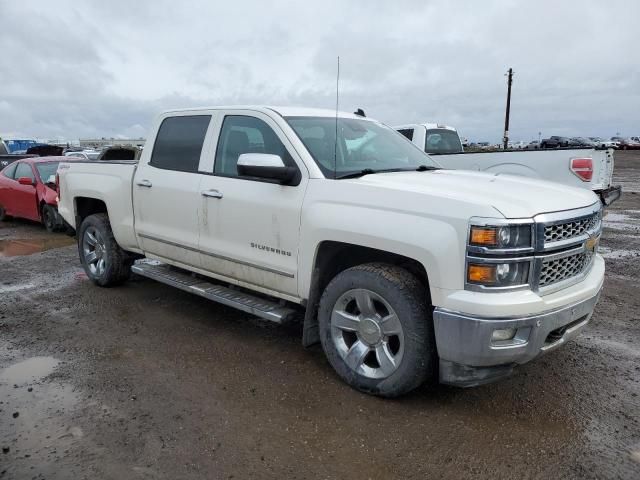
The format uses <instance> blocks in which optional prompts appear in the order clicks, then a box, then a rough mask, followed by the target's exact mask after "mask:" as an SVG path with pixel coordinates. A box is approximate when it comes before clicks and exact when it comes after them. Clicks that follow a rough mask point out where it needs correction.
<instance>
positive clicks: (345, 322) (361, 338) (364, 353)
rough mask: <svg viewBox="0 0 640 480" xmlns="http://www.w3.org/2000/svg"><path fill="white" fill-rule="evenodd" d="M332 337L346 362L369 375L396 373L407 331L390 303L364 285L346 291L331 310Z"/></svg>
mask: <svg viewBox="0 0 640 480" xmlns="http://www.w3.org/2000/svg"><path fill="white" fill-rule="evenodd" d="M331 338H332V341H333V343H334V345H335V347H336V349H337V351H338V353H339V355H340V356H341V357H342V359H343V360H344V362H345V363H346V364H347V365H348V366H349V368H351V370H353V371H354V372H356V373H358V374H360V375H363V376H364V377H367V378H375V379H380V378H387V377H389V376H390V375H391V374H393V373H394V372H395V371H396V370H397V369H398V367H399V366H400V363H401V362H402V356H403V353H404V332H403V329H402V324H401V322H400V319H399V318H398V316H397V315H396V313H395V311H394V310H393V308H391V306H390V305H389V303H388V302H387V301H386V300H385V299H384V298H382V297H381V296H380V295H378V294H377V293H375V292H373V291H371V290H367V289H363V288H358V289H353V290H349V291H347V292H345V293H344V294H342V295H341V296H340V298H338V300H337V301H336V303H335V305H334V307H333V310H332V312H331Z"/></svg>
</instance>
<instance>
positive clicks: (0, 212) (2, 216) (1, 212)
mask: <svg viewBox="0 0 640 480" xmlns="http://www.w3.org/2000/svg"><path fill="white" fill-rule="evenodd" d="M10 219H11V217H10V216H9V215H7V211H6V210H5V209H4V207H3V206H2V205H0V222H6V221H8V220H10Z"/></svg>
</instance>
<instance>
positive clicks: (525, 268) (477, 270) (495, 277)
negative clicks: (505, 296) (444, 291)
mask: <svg viewBox="0 0 640 480" xmlns="http://www.w3.org/2000/svg"><path fill="white" fill-rule="evenodd" d="M529 265H530V262H528V261H524V262H505V263H474V262H473V260H469V262H468V263H467V283H469V284H472V285H482V286H485V287H494V288H496V287H498V288H499V287H514V286H518V285H526V284H527V283H528V279H529Z"/></svg>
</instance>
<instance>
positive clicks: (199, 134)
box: [149, 115, 211, 172]
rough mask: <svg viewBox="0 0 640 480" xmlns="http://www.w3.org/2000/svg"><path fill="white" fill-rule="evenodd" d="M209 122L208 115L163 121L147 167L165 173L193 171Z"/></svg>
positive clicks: (196, 169) (197, 162) (172, 118)
mask: <svg viewBox="0 0 640 480" xmlns="http://www.w3.org/2000/svg"><path fill="white" fill-rule="evenodd" d="M210 121H211V115H193V116H185V117H169V118H165V119H164V121H163V122H162V124H161V125H160V130H159V131H158V136H157V137H156V142H155V144H154V145H153V152H152V153H151V161H150V162H149V164H150V165H153V166H154V167H157V168H163V169H165V170H177V171H179V172H197V171H198V164H199V163H200V153H202V144H203V143H204V137H205V135H206V134H207V128H208V127H209V122H210Z"/></svg>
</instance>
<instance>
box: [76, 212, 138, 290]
mask: <svg viewBox="0 0 640 480" xmlns="http://www.w3.org/2000/svg"><path fill="white" fill-rule="evenodd" d="M78 252H79V253H80V262H81V263H82V267H83V268H84V271H85V273H86V274H87V276H88V277H89V279H90V280H91V281H92V282H93V283H95V284H96V285H100V286H101V287H110V286H113V285H119V284H121V283H122V282H124V281H125V280H126V279H127V278H129V274H130V272H131V264H132V263H133V259H132V257H131V256H130V255H129V254H128V253H127V252H125V251H124V250H122V249H121V248H120V245H118V242H116V239H115V238H114V236H113V231H112V230H111V224H110V223H109V217H108V216H107V214H106V213H97V214H95V215H89V216H88V217H87V218H85V219H84V220H83V221H82V224H81V225H80V230H79V232H78Z"/></svg>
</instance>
